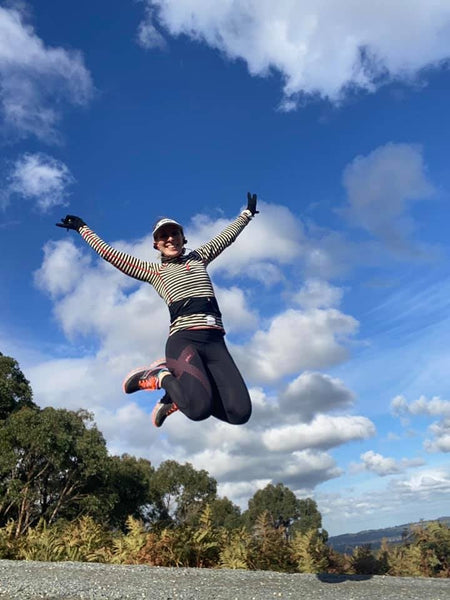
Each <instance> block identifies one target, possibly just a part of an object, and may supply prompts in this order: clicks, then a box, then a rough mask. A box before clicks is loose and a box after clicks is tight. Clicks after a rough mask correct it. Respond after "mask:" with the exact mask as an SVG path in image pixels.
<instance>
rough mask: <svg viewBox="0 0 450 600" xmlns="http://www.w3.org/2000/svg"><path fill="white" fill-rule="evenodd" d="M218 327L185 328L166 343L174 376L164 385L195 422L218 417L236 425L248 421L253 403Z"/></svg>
mask: <svg viewBox="0 0 450 600" xmlns="http://www.w3.org/2000/svg"><path fill="white" fill-rule="evenodd" d="M223 337H224V334H223V333H222V332H221V331H218V330H216V329H186V330H183V331H179V332H177V333H174V334H173V335H171V336H170V337H169V339H168V340H167V343H166V361H167V366H168V368H169V370H170V371H171V373H172V375H166V377H164V379H163V381H162V387H163V388H164V390H165V391H166V392H167V395H168V396H169V397H170V400H172V402H175V404H176V405H177V406H178V408H179V409H180V410H181V412H182V413H184V414H185V415H186V416H187V417H189V419H192V420H193V421H202V420H203V419H207V418H208V417H211V416H213V417H216V418H217V419H220V420H221V421H226V422H227V423H231V424H233V425H242V424H243V423H246V422H247V421H248V420H249V418H250V415H251V412H252V406H251V402H250V396H249V393H248V390H247V387H246V385H245V383H244V380H243V379H242V376H241V374H240V373H239V370H238V368H237V367H236V364H235V362H234V360H233V359H232V357H231V355H230V353H229V352H228V348H227V347H226V345H225V341H224V339H223Z"/></svg>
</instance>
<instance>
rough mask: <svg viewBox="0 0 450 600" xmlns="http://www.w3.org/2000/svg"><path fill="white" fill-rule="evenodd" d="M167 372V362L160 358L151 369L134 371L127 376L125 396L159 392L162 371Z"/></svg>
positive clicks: (124, 385)
mask: <svg viewBox="0 0 450 600" xmlns="http://www.w3.org/2000/svg"><path fill="white" fill-rule="evenodd" d="M163 370H167V365H166V361H165V359H164V358H160V359H159V360H156V361H155V362H154V363H152V364H151V365H150V366H149V367H140V368H138V369H134V371H131V373H128V375H127V376H126V378H125V380H124V382H123V384H122V388H123V391H124V392H125V394H133V393H134V392H138V391H139V390H159V389H160V388H161V386H160V384H159V377H158V375H159V374H160V372H161V371H163Z"/></svg>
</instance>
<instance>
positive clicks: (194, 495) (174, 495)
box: [151, 460, 217, 525]
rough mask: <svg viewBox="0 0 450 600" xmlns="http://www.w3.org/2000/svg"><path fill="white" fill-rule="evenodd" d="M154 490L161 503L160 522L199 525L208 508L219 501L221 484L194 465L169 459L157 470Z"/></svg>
mask: <svg viewBox="0 0 450 600" xmlns="http://www.w3.org/2000/svg"><path fill="white" fill-rule="evenodd" d="M151 487H152V491H153V493H154V497H155V499H157V500H156V501H157V502H159V506H158V509H159V511H158V512H159V515H158V520H159V521H160V522H161V523H163V524H166V525H171V524H175V525H188V524H189V525H193V524H195V523H198V519H199V517H200V514H201V512H202V510H203V508H204V507H205V505H206V504H207V503H209V502H211V501H212V500H214V499H215V498H216V494H217V482H216V480H215V479H214V478H212V477H210V476H209V475H208V473H207V472H206V471H204V470H201V471H196V470H195V469H194V468H193V466H192V465H191V464H190V463H186V464H184V465H180V464H179V463H177V462H176V461H174V460H166V461H165V462H163V463H161V465H160V466H159V467H158V469H157V470H156V471H155V473H154V475H153V477H152V480H151Z"/></svg>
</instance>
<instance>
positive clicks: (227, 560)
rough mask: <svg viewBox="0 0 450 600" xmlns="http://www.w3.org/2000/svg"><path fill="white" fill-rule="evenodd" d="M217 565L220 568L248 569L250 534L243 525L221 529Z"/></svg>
mask: <svg viewBox="0 0 450 600" xmlns="http://www.w3.org/2000/svg"><path fill="white" fill-rule="evenodd" d="M221 541H222V543H221V546H222V549H221V551H220V554H219V567H221V568H222V569H248V547H249V543H250V536H249V534H248V533H247V531H246V530H245V528H244V527H243V528H242V529H239V530H234V531H228V530H226V529H225V530H223V533H222V540H221Z"/></svg>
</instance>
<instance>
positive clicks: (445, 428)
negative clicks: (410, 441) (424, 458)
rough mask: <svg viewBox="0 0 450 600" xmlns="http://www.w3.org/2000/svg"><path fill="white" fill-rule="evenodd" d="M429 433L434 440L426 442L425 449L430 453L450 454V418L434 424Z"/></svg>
mask: <svg viewBox="0 0 450 600" xmlns="http://www.w3.org/2000/svg"><path fill="white" fill-rule="evenodd" d="M429 431H430V433H431V434H433V436H434V439H432V440H425V443H424V446H425V449H426V450H427V451H428V452H450V418H449V417H447V418H446V419H442V420H441V421H439V422H437V423H432V425H430V427H429Z"/></svg>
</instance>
